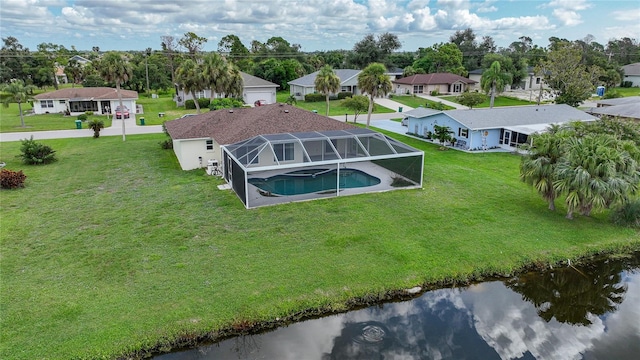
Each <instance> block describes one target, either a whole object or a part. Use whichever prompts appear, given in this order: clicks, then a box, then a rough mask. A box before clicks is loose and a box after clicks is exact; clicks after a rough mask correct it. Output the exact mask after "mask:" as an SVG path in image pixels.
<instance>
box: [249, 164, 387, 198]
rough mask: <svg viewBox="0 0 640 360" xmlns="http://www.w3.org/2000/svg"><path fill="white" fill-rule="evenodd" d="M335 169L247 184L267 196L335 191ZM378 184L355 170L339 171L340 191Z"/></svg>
mask: <svg viewBox="0 0 640 360" xmlns="http://www.w3.org/2000/svg"><path fill="white" fill-rule="evenodd" d="M336 174H337V170H336V169H304V170H297V171H292V172H289V173H286V174H280V175H275V176H272V177H268V178H264V179H263V178H251V179H248V181H249V183H250V184H252V185H254V186H256V187H257V188H258V189H260V190H261V191H262V192H264V193H265V194H267V195H285V196H286V195H300V194H310V193H319V192H323V191H331V190H334V191H335V190H336V185H337V183H338V181H337V179H336ZM378 184H380V179H378V178H377V177H375V176H372V175H369V174H367V173H366V172H364V171H360V170H357V169H340V189H350V188H359V187H367V186H373V185H378Z"/></svg>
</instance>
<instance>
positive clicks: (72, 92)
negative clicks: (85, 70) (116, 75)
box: [33, 87, 138, 100]
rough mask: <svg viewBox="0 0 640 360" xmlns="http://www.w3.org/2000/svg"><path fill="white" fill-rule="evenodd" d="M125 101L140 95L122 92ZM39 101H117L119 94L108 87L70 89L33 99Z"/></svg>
mask: <svg viewBox="0 0 640 360" xmlns="http://www.w3.org/2000/svg"><path fill="white" fill-rule="evenodd" d="M120 93H121V94H122V98H123V99H137V98H138V93H137V92H136V91H132V90H123V89H121V90H120ZM33 98H34V99H37V100H57V99H65V100H66V99H85V100H89V99H93V100H116V99H117V98H118V94H117V93H116V89H114V88H108V87H90V88H69V89H60V90H55V91H51V92H48V93H44V94H38V95H36V96H34V97H33Z"/></svg>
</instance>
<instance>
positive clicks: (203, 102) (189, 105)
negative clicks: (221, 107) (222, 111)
mask: <svg viewBox="0 0 640 360" xmlns="http://www.w3.org/2000/svg"><path fill="white" fill-rule="evenodd" d="M210 103H211V99H209V98H200V99H198V105H200V109H205V108H208V107H209V104H210ZM184 107H185V109H195V108H196V104H195V103H194V102H193V99H189V100H187V101H185V102H184Z"/></svg>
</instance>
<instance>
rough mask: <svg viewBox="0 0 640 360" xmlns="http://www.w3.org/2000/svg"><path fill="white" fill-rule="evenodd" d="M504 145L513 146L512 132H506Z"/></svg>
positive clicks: (503, 138)
mask: <svg viewBox="0 0 640 360" xmlns="http://www.w3.org/2000/svg"><path fill="white" fill-rule="evenodd" d="M502 143H503V144H504V145H507V146H511V131H509V130H505V131H504V135H503V137H502Z"/></svg>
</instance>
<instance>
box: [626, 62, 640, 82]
mask: <svg viewBox="0 0 640 360" xmlns="http://www.w3.org/2000/svg"><path fill="white" fill-rule="evenodd" d="M622 71H624V77H623V78H622V81H631V86H640V62H637V63H633V64H629V65H625V66H623V67H622Z"/></svg>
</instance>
